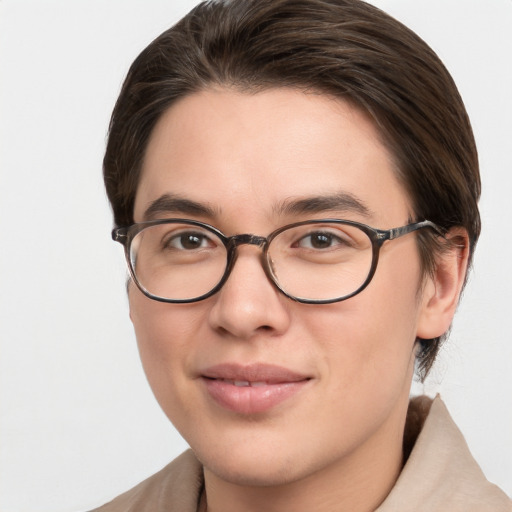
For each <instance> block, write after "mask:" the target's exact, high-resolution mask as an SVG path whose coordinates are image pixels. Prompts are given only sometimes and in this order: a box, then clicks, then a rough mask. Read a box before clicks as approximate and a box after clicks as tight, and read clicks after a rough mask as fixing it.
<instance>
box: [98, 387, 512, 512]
mask: <svg viewBox="0 0 512 512" xmlns="http://www.w3.org/2000/svg"><path fill="white" fill-rule="evenodd" d="M426 403H428V405H427V406H426V407H425V404H426ZM429 408H430V411H428V409H429ZM426 414H427V416H426V418H425V415H426ZM407 421H408V425H407V427H406V430H407V429H408V430H411V429H412V430H415V425H411V424H412V423H417V425H418V428H421V426H422V425H423V427H422V428H421V432H420V433H419V435H418V437H417V439H416V442H415V443H414V447H413V449H412V452H411V454H410V456H409V458H408V460H407V463H406V464H405V466H404V469H403V470H402V473H401V474H400V477H399V478H398V480H397V482H396V484H395V486H394V487H393V489H392V490H391V492H390V494H389V495H388V497H387V498H386V499H385V500H384V502H383V503H382V504H381V505H380V507H379V508H378V509H377V511H376V512H512V501H511V500H510V499H509V498H508V497H507V496H506V494H505V493H504V492H502V491H501V490H500V489H499V488H498V487H496V486H495V485H493V484H491V483H489V482H488V481H487V480H486V478H485V476H484V474H483V473H482V470H481V469H480V468H479V466H478V464H477V463H476V461H475V460H474V459H473V457H472V456H471V453H470V452H469V449H468V446H467V444H466V441H465V440H464V437H463V436H462V434H461V432H460V430H459V429H458V428H457V426H456V425H455V423H454V422H453V420H452V418H451V417H450V414H449V413H448V411H447V409H446V406H445V405H444V403H443V402H442V400H441V399H440V398H439V397H438V398H436V399H435V400H434V401H433V402H432V406H431V407H430V401H428V402H427V401H426V400H419V401H418V400H416V401H415V402H411V407H410V411H409V414H408V420H407ZM202 488H203V472H202V467H201V464H200V463H199V461H198V460H197V459H196V458H195V456H194V455H193V453H192V452H191V451H190V450H188V451H186V452H185V453H183V454H182V455H180V456H179V457H178V458H177V459H175V460H174V461H173V462H171V463H170V464H169V465H168V466H166V467H165V468H164V469H162V470H161V471H159V472H158V473H156V474H155V475H153V476H152V477H150V478H148V479H147V480H144V481H143V482H142V483H140V484H139V485H137V486H136V487H134V488H133V489H131V490H130V491H128V492H126V493H124V494H122V495H121V496H118V497H117V498H116V499H114V500H113V501H111V502H110V503H107V504H106V505H103V506H102V507H100V508H98V509H96V510H95V511H93V512H196V511H197V507H198V502H199V498H200V493H201V490H202Z"/></svg>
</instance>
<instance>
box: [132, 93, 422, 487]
mask: <svg viewBox="0 0 512 512" xmlns="http://www.w3.org/2000/svg"><path fill="white" fill-rule="evenodd" d="M343 194H345V195H349V196H350V197H351V198H354V199H356V200H357V201H358V202H359V203H360V204H361V205H364V206H365V209H362V208H361V209H358V208H349V207H347V205H346V204H344V203H343V201H340V202H339V204H338V203H336V202H334V203H333V202H332V201H331V204H330V205H329V206H325V207H324V206H320V207H318V208H310V211H308V212H305V211H303V212H301V211H296V210H294V209H293V208H283V205H289V204H292V203H297V202H298V201H302V200H307V199H311V198H325V197H330V198H332V197H340V196H342V195H343ZM165 195H169V196H171V195H172V196H173V197H179V198H180V199H186V200H188V201H192V202H194V203H197V204H199V205H201V208H196V209H193V208H192V209H191V208H188V207H183V205H184V204H185V202H183V201H181V202H174V203H172V202H167V205H166V206H162V207H159V208H155V207H154V205H155V204H161V205H162V204H164V203H163V202H162V201H160V202H158V200H159V199H161V198H162V197H163V196H165ZM317 203H318V201H317ZM320 203H322V202H321V201H320ZM151 205H153V208H150V207H151ZM203 207H204V208H203ZM411 216H412V208H411V204H410V202H409V200H408V197H407V195H406V193H405V192H404V190H403V189H402V187H401V186H400V184H399V183H398V181H397V179H396V178H395V173H394V171H393V161H392V158H391V155H390V154H389V152H388V151H387V149H386V148H385V147H384V145H383V144H382V143H381V141H380V139H379V136H378V133H377V132H376V130H375V128H374V127H373V124H372V123H371V122H370V120H369V119H368V118H367V117H366V116H365V115H364V114H363V113H361V112H360V111H358V110H357V109H355V108H353V107H352V106H350V105H349V104H348V103H345V102H342V101H340V100H333V99H330V98H328V97H325V96H322V95H314V94H305V93H302V92H298V91H292V90H281V89H275V90H270V91H266V92H259V93H256V94H245V93H239V92H236V91H233V90H222V89H218V90H205V91H203V92H200V93H195V94H193V95H191V96H189V97H186V98H184V99H181V100H180V101H179V102H178V103H176V104H175V105H173V106H172V107H171V108H170V109H169V110H168V111H167V112H166V113H165V114H164V115H163V117H162V118H161V119H160V121H159V123H158V124H157V126H156V128H155V130H154V132H153V134H152V137H151V139H150V142H149V145H148V148H147V153H146V158H145V161H144V165H143V170H142V176H141V182H140V184H139V187H138V191H137V195H136V203H135V221H136V222H141V221H143V220H148V218H149V217H150V218H155V217H156V218H189V219H190V218H192V219H196V220H200V221H204V222H207V223H209V224H212V225H214V226H215V227H217V228H218V229H220V230H221V231H222V232H223V233H224V234H226V235H228V236H230V235H233V234H240V233H251V234H255V235H260V236H267V235H268V234H269V233H270V232H272V231H273V230H275V229H277V228H279V227H281V226H283V225H286V224H290V223H293V222H297V221H301V220H306V219H312V218H313V219H314V218H317V219H320V218H325V217H330V218H341V219H348V220H353V221H359V222H363V223H365V224H368V225H371V226H373V227H376V228H381V229H389V228H392V227H397V226H402V225H404V224H406V223H407V221H408V219H409V218H410V217H411ZM260 253H261V249H259V248H258V247H256V246H249V245H243V246H241V247H240V248H239V257H238V259H237V261H236V264H235V266H234V268H233V271H232V273H231V275H230V277H229V279H228V281H227V282H226V284H225V285H224V287H223V288H222V289H221V290H220V291H219V292H218V293H216V294H215V295H213V296H212V297H210V298H208V299H206V300H203V301H200V302H197V303H192V304H166V303H160V302H156V301H153V300H150V299H148V298H146V297H145V296H143V295H142V293H141V292H140V291H139V290H138V289H137V288H136V287H135V286H130V290H129V297H130V309H131V318H132V321H133V324H134V327H135V331H136V335H137V341H138V345H139V350H140V354H141V358H142V362H143V366H144V369H145V371H146V374H147V377H148V380H149V382H150V385H151V387H152V389H153V392H154V393H155V396H156V398H157V400H158V401H159V403H160V405H161V407H162V408H163V410H164V411H165V413H166V414H167V415H168V417H169V418H170V420H171V421H172V423H173V424H174V425H175V426H176V428H177V429H178V430H179V431H180V433H181V434H182V435H183V436H184V438H185V439H186V440H187V441H188V443H189V444H190V445H191V447H192V448H193V449H194V451H195V452H196V454H197V456H198V457H199V459H200V460H201V461H202V462H203V463H204V465H205V467H206V468H207V471H210V472H211V473H212V474H215V475H217V476H218V477H219V478H222V479H224V480H227V481H231V482H238V483H250V484H262V485H272V484H279V483H286V482H290V481H293V480H298V479H300V478H303V477H305V476H307V475H311V474H314V473H316V472H318V471H321V470H322V469H324V468H327V467H332V466H333V465H334V466H336V465H343V464H348V463H349V461H352V462H353V461H354V460H364V459H365V457H366V459H367V462H368V460H370V458H375V454H376V453H378V450H381V452H382V450H386V449H387V448H386V446H387V445H389V444H393V443H394V445H396V444H397V443H400V442H401V429H402V428H403V421H404V415H405V410H406V407H407V401H408V393H409V386H410V381H411V377H412V373H413V366H414V350H415V348H414V342H415V338H416V336H417V334H418V325H419V324H420V322H421V318H422V315H423V311H424V307H425V302H426V299H425V297H424V296H423V294H424V291H423V290H424V287H422V285H421V283H422V274H421V270H420V259H419V255H418V251H417V247H416V243H415V235H407V236H405V237H402V238H400V239H397V240H395V241H392V242H386V243H385V244H384V246H383V248H382V250H381V254H380V260H379V265H378V268H377V272H376V275H375V276H374V278H373V280H372V282H371V283H370V285H369V286H368V287H367V288H366V289H365V290H363V291H362V292H361V293H360V294H358V295H356V296H355V297H352V298H351V299H348V300H346V301H343V302H338V303H334V304H327V305H311V304H300V303H296V302H294V301H292V300H290V299H288V298H286V297H285V296H284V295H282V294H281V293H280V292H279V291H278V290H277V289H276V288H275V287H274V286H273V285H272V283H271V282H270V281H269V280H268V278H267V277H266V274H265V272H264V270H263V268H262V265H261V259H260ZM235 381H237V382H235ZM247 383H250V384H251V385H250V386H247ZM390 440H392V441H390ZM358 458H359V459H358Z"/></svg>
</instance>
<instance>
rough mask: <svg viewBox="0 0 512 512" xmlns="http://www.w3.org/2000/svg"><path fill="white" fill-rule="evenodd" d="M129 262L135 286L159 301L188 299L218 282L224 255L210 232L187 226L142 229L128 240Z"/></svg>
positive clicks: (194, 297)
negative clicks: (137, 285) (137, 284)
mask: <svg viewBox="0 0 512 512" xmlns="http://www.w3.org/2000/svg"><path fill="white" fill-rule="evenodd" d="M130 261H131V266H132V269H133V272H134V274H135V277H136V279H137V281H138V283H139V285H140V286H141V287H142V288H143V289H144V290H146V291H147V292H148V293H149V294H151V295H154V296H156V297H159V298H162V299H171V300H192V299H196V298H198V297H200V296H202V295H205V294H206V293H208V292H210V291H211V290H212V289H213V288H215V286H216V285H217V284H218V283H219V281H220V280H221V279H222V276H223V274H224V271H225V269H226V261H227V254H226V248H225V247H224V244H223V243H222V240H221V239H220V238H219V237H218V236H217V235H216V234H215V233H213V232H212V231H209V230H207V229H205V228H202V227H199V226H195V225H193V224H187V223H166V224H159V225H156V226H150V227H146V228H144V229H143V230H142V231H141V232H140V233H138V234H137V235H136V236H135V237H134V238H133V240H132V243H131V247H130Z"/></svg>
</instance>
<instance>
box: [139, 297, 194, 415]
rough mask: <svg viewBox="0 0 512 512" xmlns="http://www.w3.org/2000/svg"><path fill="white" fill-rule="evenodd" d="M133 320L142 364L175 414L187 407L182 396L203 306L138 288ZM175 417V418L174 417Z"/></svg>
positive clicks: (161, 401) (159, 397)
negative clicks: (146, 294) (147, 293)
mask: <svg viewBox="0 0 512 512" xmlns="http://www.w3.org/2000/svg"><path fill="white" fill-rule="evenodd" d="M129 298H130V318H131V320H132V323H133V326H134V329H135V334H136V338H137V345H138V349H139V354H140V358H141V361H142V366H143V368H144V372H145V373H146V377H147V379H148V382H149V384H150V386H151V389H152V390H153V393H154V395H155V397H156V399H157V401H158V402H159V404H160V406H161V407H162V409H163V410H164V412H165V413H166V414H167V415H168V416H169V417H170V418H171V417H173V416H174V415H175V414H176V411H180V410H183V411H186V409H187V408H188V407H190V404H189V400H186V399H185V397H183V396H182V390H183V389H185V386H184V384H185V381H186V379H187V378H188V377H189V375H190V368H191V364H190V362H189V358H190V354H191V353H193V346H194V343H195V340H197V338H198V335H197V332H196V329H197V326H198V325H201V324H202V322H201V321H200V320H199V318H198V316H200V315H201V310H200V308H197V307H196V308H195V310H194V311H191V309H192V308H190V307H187V306H184V307H181V306H180V305H172V304H165V303H160V302H156V301H153V300H150V299H147V298H146V297H144V296H143V295H142V294H141V293H140V292H139V291H138V290H134V291H130V294H129ZM172 419H173V420H174V418H172Z"/></svg>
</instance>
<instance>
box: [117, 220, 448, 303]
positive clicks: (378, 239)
mask: <svg viewBox="0 0 512 512" xmlns="http://www.w3.org/2000/svg"><path fill="white" fill-rule="evenodd" d="M161 224H190V225H192V226H197V227H200V228H202V229H205V230H207V231H210V232H211V233H213V234H215V235H216V236H217V237H218V238H220V240H221V241H222V243H223V244H224V246H225V247H226V251H227V259H226V269H225V270H224V274H223V276H222V278H221V279H220V281H219V282H218V283H217V285H216V286H215V287H214V288H213V289H212V290H210V291H209V292H208V293H205V294H203V295H201V296H199V297H195V298H193V299H167V298H165V297H160V296H158V295H153V294H151V293H150V292H148V291H147V290H146V289H145V288H144V287H143V286H142V285H141V284H140V283H139V281H138V279H137V276H136V275H135V270H134V268H133V265H132V261H131V257H130V248H131V243H132V240H133V239H134V238H135V236H137V235H138V234H139V233H140V232H141V231H143V230H144V229H146V228H149V227H152V226H159V225H161ZM307 224H342V225H347V226H353V227H356V228H359V229H360V230H361V231H363V232H364V233H366V235H367V236H368V238H369V239H370V241H371V244H372V264H371V267H370V271H369V273H368V276H367V278H366V279H365V281H364V282H363V283H362V284H361V286H360V287H359V288H357V290H355V291H354V292H352V293H349V294H348V295H343V296H341V297H335V298H333V299H306V298H303V297H295V296H293V295H291V294H289V293H288V292H287V291H286V290H284V289H283V288H282V287H281V285H280V284H279V282H278V280H277V278H276V276H275V275H274V274H273V272H272V267H271V264H270V261H269V257H268V248H269V246H270V243H271V242H272V240H273V239H274V238H275V237H276V236H277V235H279V234H280V233H282V232H283V231H286V230H287V229H290V228H294V227H298V226H304V225H307ZM423 228H431V229H433V230H434V231H435V232H436V233H437V234H438V235H439V236H444V235H443V233H442V230H441V229H440V228H439V226H437V225H436V224H434V223H433V222H431V221H429V220H423V221H420V222H414V223H411V224H406V225H404V226H400V227H397V228H391V229H387V230H383V229H377V228H372V227H370V226H368V225H366V224H362V223H360V222H355V221H351V220H342V219H330V218H328V219H310V220H305V221H301V222H294V223H293V224H287V225H286V226H283V227H280V228H279V229H276V230H275V231H272V233H270V234H269V235H268V236H267V237H264V236H257V235H252V234H239V235H233V236H226V235H224V233H222V231H220V230H218V229H217V228H215V227H214V226H211V225H210V224H206V223H204V222H200V221H197V220H192V219H175V218H172V219H159V220H151V221H146V222H138V223H135V224H131V225H130V226H125V227H119V228H114V229H113V230H112V239H113V240H114V241H115V242H119V243H120V244H121V245H123V247H124V254H125V258H126V262H127V264H128V271H129V273H130V277H131V278H132V280H133V281H134V283H135V284H136V285H137V288H139V290H140V291H141V292H142V293H143V294H144V295H145V296H146V297H148V298H149V299H152V300H156V301H158V302H166V303H171V304H189V303H193V302H199V301H201V300H204V299H207V298H208V297H211V296H212V295H215V294H216V293H217V292H218V291H219V290H220V289H221V288H222V286H223V285H224V284H225V282H226V281H227V280H228V278H229V275H230V274H231V270H232V269H233V267H234V265H235V262H236V259H237V256H238V251H237V249H238V247H239V246H240V245H256V246H258V247H260V248H261V249H262V253H261V264H262V266H263V270H264V271H265V274H266V275H267V277H268V279H269V280H270V282H272V283H273V284H274V286H275V287H276V288H277V289H278V290H279V291H280V292H281V293H282V294H283V295H285V296H286V297H288V298H289V299H291V300H294V301H296V302H300V303H302V304H332V303H334V302H341V301H344V300H347V299H350V298H351V297H353V296H354V295H357V294H358V293H360V292H362V291H363V290H364V289H365V288H366V287H367V286H368V285H369V284H370V282H371V280H372V279H373V276H374V275H375V271H376V270H377V264H378V262H379V254H380V249H381V247H382V245H383V244H384V242H387V241H390V240H396V239H397V238H400V237H402V236H404V235H407V234H409V233H412V232H414V231H418V230H420V229H423Z"/></svg>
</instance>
